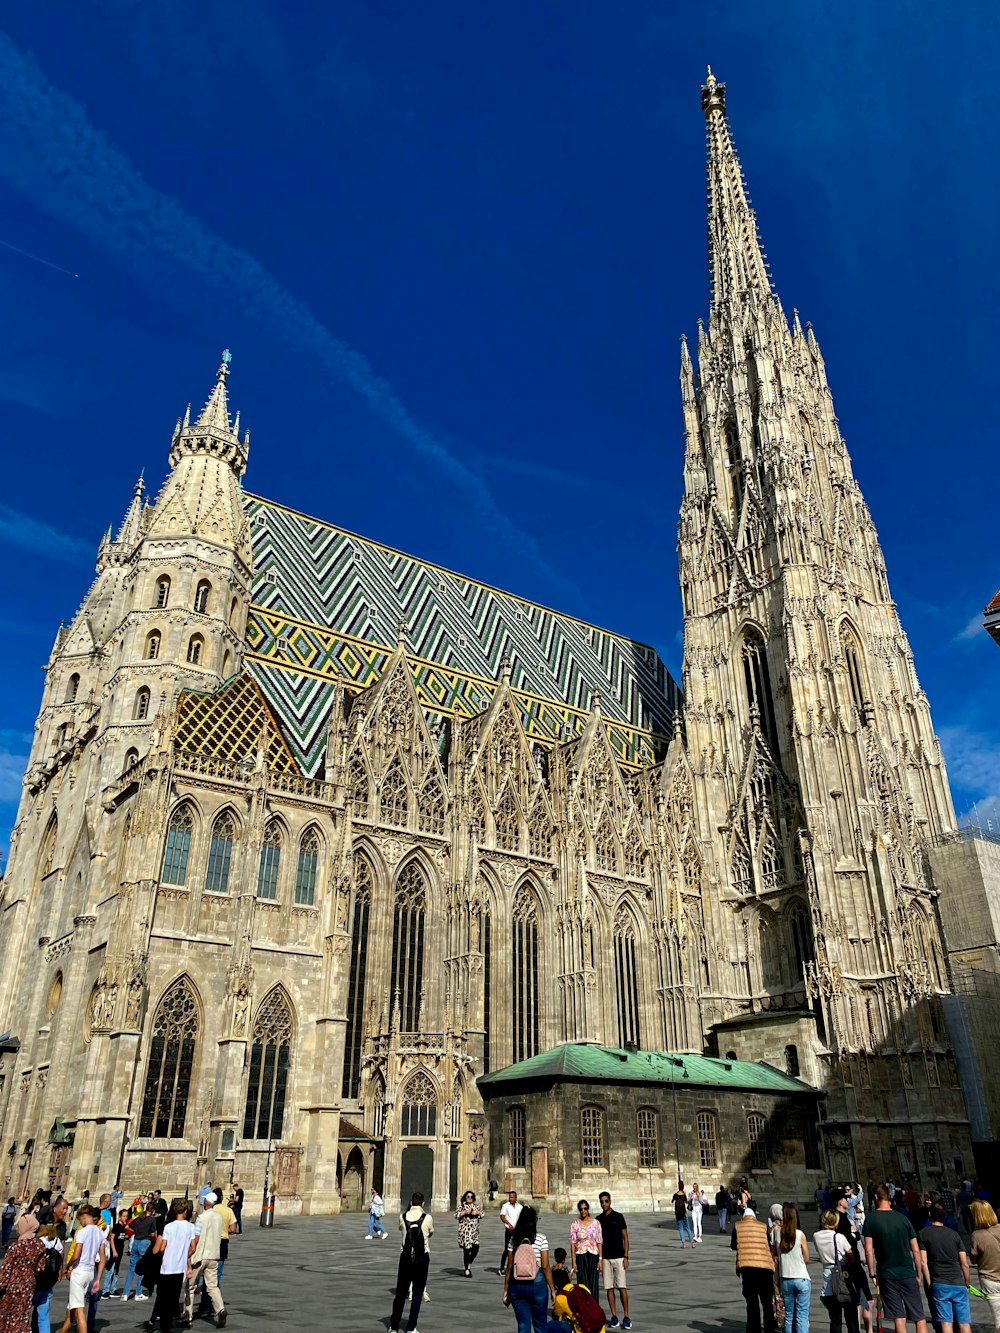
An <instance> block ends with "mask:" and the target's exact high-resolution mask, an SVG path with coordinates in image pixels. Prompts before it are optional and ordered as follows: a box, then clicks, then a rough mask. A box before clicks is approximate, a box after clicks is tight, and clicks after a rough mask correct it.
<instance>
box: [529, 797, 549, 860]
mask: <svg viewBox="0 0 1000 1333" xmlns="http://www.w3.org/2000/svg"><path fill="white" fill-rule="evenodd" d="M528 850H529V851H530V852H531V855H532V856H548V855H549V854H550V853H551V851H552V825H551V824H550V823H549V816H548V812H547V811H546V809H545V802H544V801H543V800H542V798H541V796H538V797H537V798H536V799H535V808H534V810H532V812H531V821H530V823H529V824H528Z"/></svg>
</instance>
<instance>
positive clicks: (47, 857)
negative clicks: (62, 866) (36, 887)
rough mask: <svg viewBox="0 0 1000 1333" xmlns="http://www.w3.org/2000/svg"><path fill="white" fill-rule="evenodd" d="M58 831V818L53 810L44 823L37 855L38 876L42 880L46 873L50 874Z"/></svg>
mask: <svg viewBox="0 0 1000 1333" xmlns="http://www.w3.org/2000/svg"><path fill="white" fill-rule="evenodd" d="M58 832H59V819H58V817H57V815H56V814H55V812H54V811H53V813H52V814H51V815H50V816H49V822H48V823H47V824H46V825H45V833H44V834H43V836H42V847H41V852H40V854H39V857H38V878H39V881H41V880H43V879H44V878H45V877H46V875H51V874H52V867H53V865H54V864H55V859H56V836H57V834H58Z"/></svg>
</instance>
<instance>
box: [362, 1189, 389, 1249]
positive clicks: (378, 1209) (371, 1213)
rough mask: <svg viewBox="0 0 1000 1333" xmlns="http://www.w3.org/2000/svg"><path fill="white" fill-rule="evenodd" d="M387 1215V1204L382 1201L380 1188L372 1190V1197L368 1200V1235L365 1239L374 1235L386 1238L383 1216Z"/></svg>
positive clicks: (369, 1238)
mask: <svg viewBox="0 0 1000 1333" xmlns="http://www.w3.org/2000/svg"><path fill="white" fill-rule="evenodd" d="M383 1217H385V1204H384V1203H383V1202H382V1196H381V1194H379V1192H378V1190H374V1189H373V1190H372V1193H371V1198H370V1199H369V1200H368V1235H367V1236H366V1237H365V1240H371V1238H372V1236H381V1237H382V1239H383V1240H385V1235H386V1232H385V1227H384V1226H383V1225H382V1218H383Z"/></svg>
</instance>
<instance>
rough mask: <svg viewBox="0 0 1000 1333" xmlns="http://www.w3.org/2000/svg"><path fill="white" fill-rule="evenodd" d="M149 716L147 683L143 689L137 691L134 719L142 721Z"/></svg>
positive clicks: (133, 711) (133, 707)
mask: <svg viewBox="0 0 1000 1333" xmlns="http://www.w3.org/2000/svg"><path fill="white" fill-rule="evenodd" d="M147 717H149V690H147V689H146V687H145V685H144V686H143V687H142V689H141V690H136V692H135V702H134V703H133V704H132V720H133V721H134V722H141V721H142V720H143V718H147Z"/></svg>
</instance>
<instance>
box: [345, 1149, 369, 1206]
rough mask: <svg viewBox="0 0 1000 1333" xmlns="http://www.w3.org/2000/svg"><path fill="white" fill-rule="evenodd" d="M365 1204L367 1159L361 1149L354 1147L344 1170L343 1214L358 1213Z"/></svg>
mask: <svg viewBox="0 0 1000 1333" xmlns="http://www.w3.org/2000/svg"><path fill="white" fill-rule="evenodd" d="M365 1203H366V1190H365V1159H364V1155H363V1153H362V1152H361V1149H360V1148H358V1147H354V1148H352V1149H351V1151H350V1153H349V1154H348V1158H347V1165H346V1167H345V1168H344V1181H343V1185H342V1186H341V1192H340V1207H341V1211H342V1212H346V1213H358V1212H361V1211H362V1209H364V1207H365Z"/></svg>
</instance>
